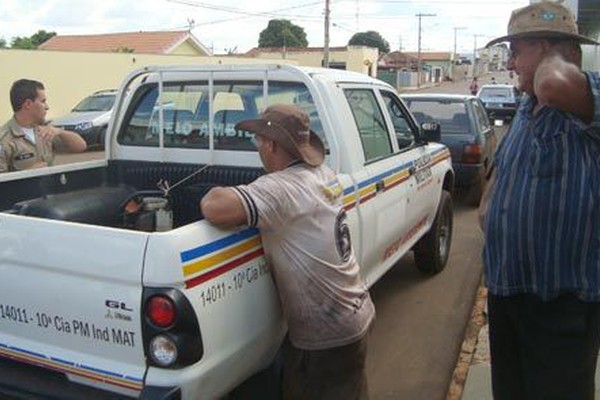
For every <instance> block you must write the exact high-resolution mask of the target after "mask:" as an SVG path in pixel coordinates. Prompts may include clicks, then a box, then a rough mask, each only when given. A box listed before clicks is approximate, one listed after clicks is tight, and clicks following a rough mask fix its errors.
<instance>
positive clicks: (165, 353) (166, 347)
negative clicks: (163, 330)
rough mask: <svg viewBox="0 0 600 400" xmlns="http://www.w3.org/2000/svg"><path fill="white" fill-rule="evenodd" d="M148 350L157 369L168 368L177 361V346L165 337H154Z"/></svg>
mask: <svg viewBox="0 0 600 400" xmlns="http://www.w3.org/2000/svg"><path fill="white" fill-rule="evenodd" d="M149 350H150V351H149V353H150V358H151V359H152V361H154V363H155V364H156V365H158V366H159V367H170V366H171V365H173V364H174V363H175V361H177V353H178V351H177V344H176V343H175V342H174V341H173V340H172V339H171V338H170V337H169V336H167V335H158V336H155V337H154V338H153V339H152V340H151V341H150V348H149Z"/></svg>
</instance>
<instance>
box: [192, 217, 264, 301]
mask: <svg viewBox="0 0 600 400" xmlns="http://www.w3.org/2000/svg"><path fill="white" fill-rule="evenodd" d="M263 254H264V250H263V248H262V242H261V241H260V235H259V234H258V230H257V229H256V228H248V229H245V230H242V231H240V232H236V233H234V234H232V235H229V236H225V237H224V238H221V239H219V240H216V241H214V242H210V243H208V244H204V245H202V246H199V247H196V248H193V249H190V250H186V251H183V252H182V253H181V254H180V258H181V262H182V264H183V276H184V279H185V286H186V288H188V289H189V288H192V287H194V286H198V285H200V284H202V283H204V282H206V281H209V280H211V279H213V278H216V277H218V276H220V275H223V274H224V273H226V272H229V271H231V270H232V269H234V268H236V267H238V266H240V265H242V264H245V263H247V262H249V261H252V260H254V259H256V258H258V257H261V256H262V255H263Z"/></svg>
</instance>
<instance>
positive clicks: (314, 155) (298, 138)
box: [235, 104, 325, 167]
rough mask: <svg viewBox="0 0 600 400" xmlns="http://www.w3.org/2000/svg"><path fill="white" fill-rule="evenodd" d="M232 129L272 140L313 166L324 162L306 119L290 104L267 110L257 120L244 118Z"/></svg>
mask: <svg viewBox="0 0 600 400" xmlns="http://www.w3.org/2000/svg"><path fill="white" fill-rule="evenodd" d="M235 129H236V130H242V131H247V132H253V133H256V134H259V135H263V136H265V137H268V138H269V139H272V140H274V141H276V142H277V143H279V144H280V145H281V146H283V148H284V149H286V150H287V152H288V153H290V154H291V155H293V156H294V157H296V158H298V159H299V160H302V161H304V162H305V163H307V164H309V165H312V166H314V167H316V166H318V165H321V163H323V160H324V159H325V146H324V145H323V142H322V141H321V139H320V138H319V136H318V135H317V134H316V133H314V132H313V131H311V130H310V118H309V117H308V114H306V113H305V112H304V111H302V110H301V109H300V108H298V107H296V106H293V105H290V104H277V105H273V106H270V107H267V109H265V111H263V113H262V114H261V117H260V118H258V119H247V120H245V121H241V122H238V123H237V124H236V125H235Z"/></svg>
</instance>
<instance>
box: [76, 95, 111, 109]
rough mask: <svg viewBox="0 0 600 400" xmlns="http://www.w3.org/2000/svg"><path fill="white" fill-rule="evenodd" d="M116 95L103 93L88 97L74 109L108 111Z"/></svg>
mask: <svg viewBox="0 0 600 400" xmlns="http://www.w3.org/2000/svg"><path fill="white" fill-rule="evenodd" d="M115 98H116V95H114V94H102V95H94V96H89V97H86V98H85V99H83V100H81V101H80V102H79V104H77V105H76V106H75V108H74V109H73V111H77V112H84V111H108V110H110V109H111V108H112V106H113V104H114V102H115Z"/></svg>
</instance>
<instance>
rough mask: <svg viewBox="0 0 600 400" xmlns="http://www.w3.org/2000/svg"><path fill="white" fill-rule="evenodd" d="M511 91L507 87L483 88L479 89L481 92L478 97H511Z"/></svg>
mask: <svg viewBox="0 0 600 400" xmlns="http://www.w3.org/2000/svg"><path fill="white" fill-rule="evenodd" d="M511 93H512V91H511V90H510V89H509V88H483V89H481V93H480V94H479V97H485V98H489V97H501V98H505V99H510V98H512V96H511Z"/></svg>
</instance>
